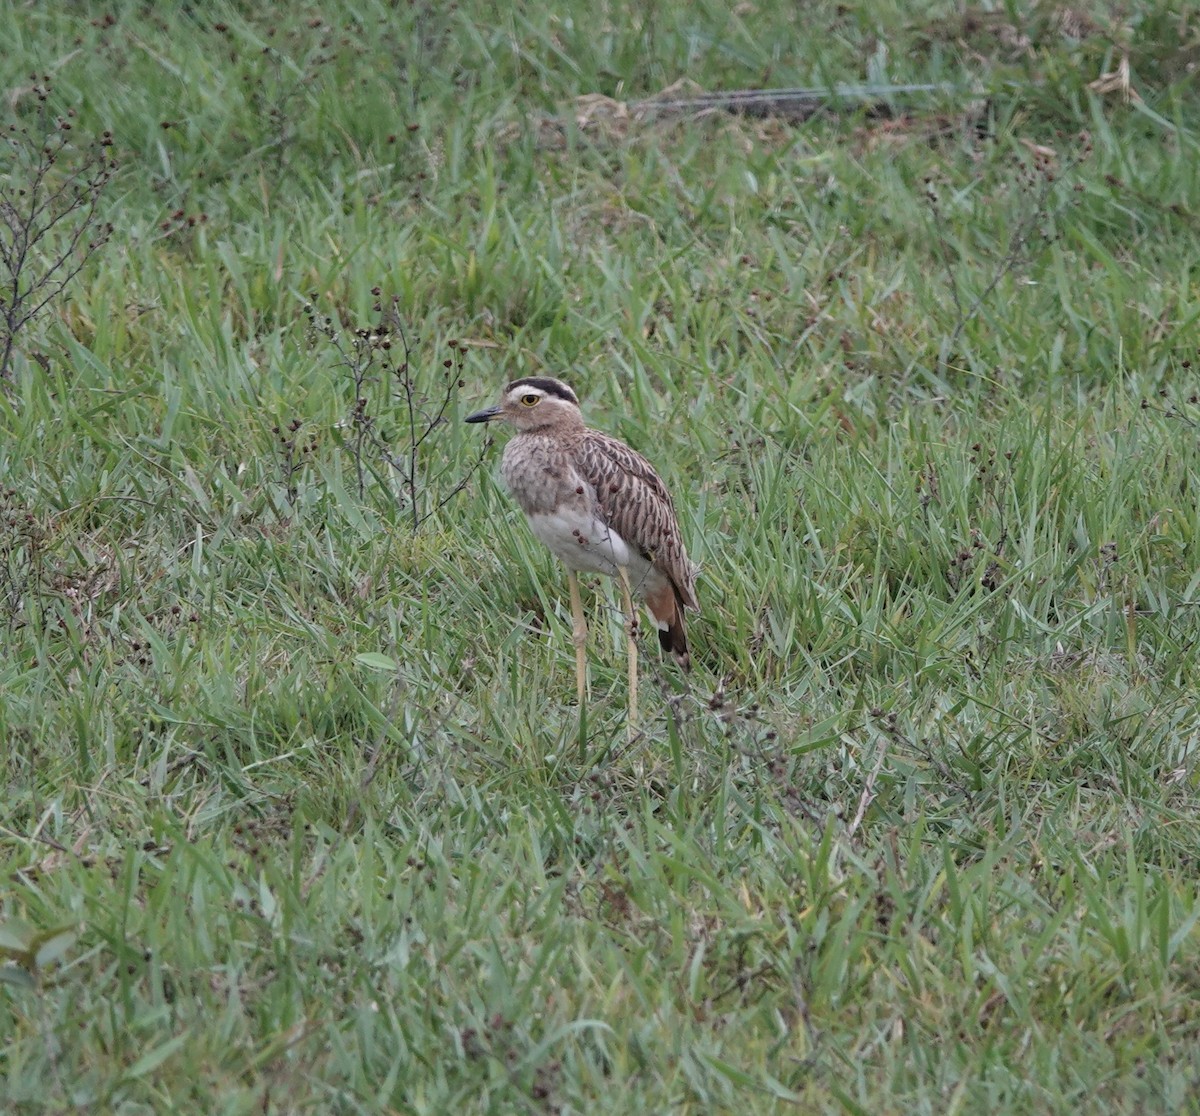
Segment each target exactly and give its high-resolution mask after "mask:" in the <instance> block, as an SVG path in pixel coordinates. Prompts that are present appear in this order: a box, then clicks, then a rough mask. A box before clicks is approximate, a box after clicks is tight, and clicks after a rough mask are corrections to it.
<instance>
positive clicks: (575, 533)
mask: <svg viewBox="0 0 1200 1116" xmlns="http://www.w3.org/2000/svg"><path fill="white" fill-rule="evenodd" d="M529 526H530V528H532V530H533V533H534V534H535V535H537V537H538V538H539V539H541V540H542V542H544V543H545V544H546V545H547V546H548V547H549V548H550V549H551V550H552V551H553V552H554V553H555V554H556V555H558V557H559V558H561V559H562V561H563V563H564V564H565V565H567V566H569V567H570V568H571V569H574V570H589V571H591V572H594V573H602V574H608V576H609V577H615V576H616V573H617V567H618V566H625V567H626V568H629V567H631V566H634V567H636V566H637V565H640V564H641V563H642V562H643V561H644V560H643V559H642V558H641V556H640V555H637V554H634V553H633V552H632V550H631V548H630V547H629V546H628V544H627V543H626V542H625V540H624V539H623V538H621V536H620V535H618V534H617V533H616V531H614V530H613V529H612V528H611V527H608V526H606V525H605V524H604V523H603V522H602V521H601V520H599V519H597V518H596V517H595V516H594V515H592V514H590V513H589V512H588V511H586V510H584V509H583V508H581V507H579V506H578V505H573V506H572V505H566V506H564V507H562V508H560V509H559V510H558V511H554V512H548V513H545V514H542V515H531V516H530V517H529Z"/></svg>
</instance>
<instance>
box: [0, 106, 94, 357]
mask: <svg viewBox="0 0 1200 1116" xmlns="http://www.w3.org/2000/svg"><path fill="white" fill-rule="evenodd" d="M34 92H35V94H36V96H37V101H38V111H37V118H36V121H35V122H34V124H33V125H25V124H17V123H11V124H10V125H9V126H8V129H7V132H5V133H4V136H3V142H4V145H5V146H6V147H7V150H8V153H9V155H10V160H9V161H8V169H7V171H6V172H5V173H3V174H0V380H7V379H10V378H11V375H12V358H13V354H14V352H15V351H16V346H17V337H18V335H19V334H20V332H21V331H22V330H23V329H24V328H25V327H26V326H27V325H29V323H30V322H32V321H33V320H34V319H35V318H36V317H37V316H38V315H39V314H40V313H41V312H42V311H43V310H45V309H46V307H47V306H49V305H50V304H51V303H52V302H54V301H55V300H56V299H58V298H59V297H60V296H61V295H62V294H63V292H64V291H66V289H67V288H68V287H69V286H70V285H71V283H72V281H73V280H74V279H75V277H76V276H77V275H78V274H79V273H80V271H82V270H83V268H84V266H85V265H86V264H87V262H88V260H89V259H90V258H91V257H92V255H94V254H95V253H96V252H97V251H99V250H100V248H102V247H103V246H104V244H106V243H107V241H108V239H109V237H110V236H111V235H112V232H113V227H112V225H110V224H107V223H105V222H102V221H101V220H100V215H99V212H98V206H99V201H100V196H101V194H102V193H103V192H104V189H105V187H107V186H108V184H109V182H110V181H111V180H112V177H113V174H114V173H115V171H116V161H115V160H114V159H113V156H112V143H113V139H112V133H111V132H104V133H103V134H102V135H101V136H100V138H99V139H96V140H92V141H90V142H87V143H85V144H83V145H79V144H76V143H75V140H74V134H73V133H74V128H75V125H74V117H75V113H74V110H70V111H68V113H67V114H66V116H65V117H52V116H51V114H50V112H49V109H48V107H47V106H48V101H49V95H50V87H49V84H48V83H46V84H42V85H39V86H36V87H35V89H34Z"/></svg>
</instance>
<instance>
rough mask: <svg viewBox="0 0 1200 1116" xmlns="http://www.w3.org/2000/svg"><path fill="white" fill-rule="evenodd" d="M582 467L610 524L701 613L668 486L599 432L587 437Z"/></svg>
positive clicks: (631, 452)
mask: <svg viewBox="0 0 1200 1116" xmlns="http://www.w3.org/2000/svg"><path fill="white" fill-rule="evenodd" d="M580 465H581V467H582V468H583V470H584V475H585V476H586V478H587V480H588V481H589V482H590V483H591V485H592V487H593V488H594V489H595V490H596V498H597V500H598V501H599V504H600V510H601V512H602V513H603V515H604V518H605V520H606V521H607V523H608V525H609V526H610V527H612V528H613V530H614V531H616V532H617V534H618V535H620V536H621V538H623V539H624V540H625V541H626V542H627V543H629V545H630V546H633V547H635V548H636V549H637V550H638V551H639V553H641V554H642V556H643V557H645V558H646V559H648V560H649V561H650V562H651V564H652V565H654V566H655V567H656V568H657V569H659V570H661V571H662V572H663V573H664V574H666V575H667V577H669V578H670V579H671V583H672V584H673V585H674V586H675V591H676V593H678V594H679V600H680V601H681V602H682V603H683V604H684V605H685V606H686V607H687V608H697V607H698V606H697V604H696V595H695V592H694V589H693V582H694V580H695V573H694V571H693V569H692V564H691V562H690V561H688V556H687V551H686V550H685V549H684V546H683V536H682V535H681V534H680V531H679V520H678V519H676V517H675V507H674V505H673V504H672V503H671V495H670V493H669V492H667V487H666V485H664V484H663V482H662V479H661V478H660V477H659V475H658V474H657V473H656V472H655V471H654V466H653V465H651V464H650V462H649V461H647V460H646V459H645V458H644V457H643V456H642V455H641V454H640V453H637V452H636V451H635V450H632V449H630V448H629V447H628V446H627V445H625V443H624V442H618V441H617V439H616V438H610V437H609V436H608V435H607V434H602V433H601V432H600V431H598V430H588V431H587V434H586V435H585V437H584V441H583V446H582V453H581V455H580Z"/></svg>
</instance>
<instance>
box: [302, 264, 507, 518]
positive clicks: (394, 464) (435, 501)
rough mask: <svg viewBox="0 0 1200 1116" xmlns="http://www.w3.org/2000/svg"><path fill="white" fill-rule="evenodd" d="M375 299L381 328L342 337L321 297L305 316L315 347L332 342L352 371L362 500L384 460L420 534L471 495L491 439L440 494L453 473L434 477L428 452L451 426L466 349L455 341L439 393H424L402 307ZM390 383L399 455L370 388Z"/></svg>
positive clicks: (353, 442) (354, 450) (352, 420)
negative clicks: (374, 460) (375, 463)
mask: <svg viewBox="0 0 1200 1116" xmlns="http://www.w3.org/2000/svg"><path fill="white" fill-rule="evenodd" d="M372 293H373V294H374V295H375V297H376V298H377V299H379V300H380V301H378V302H376V304H375V307H374V309H375V311H376V312H377V313H379V314H380V315H381V318H382V320H381V321H380V322H379V324H378V325H375V326H371V327H358V328H349V327H347V328H346V329H344V330H343V329H342V328H340V327H339V326H337V325H336V324H335V323H334V321H333V318H332V317H331V316H329V315H324V316H322V315H319V314H318V313H317V311H316V308H315V306H314V301H315V298H316V296H315V295H314V296H313V299H312V300H310V301H309V302H307V303H306V304H305V306H304V313H305V315H306V316H307V318H308V323H309V336H310V342H311V343H315V340H316V339H317V338H321V337H323V338H325V340H326V341H327V342H328V343H329V344H331V345H332V346H333V347H334V349H335V350H336V351H337V354H338V360H337V365H338V366H339V367H342V368H345V369H346V370H347V371H348V372H349V373H350V376H351V378H352V379H353V382H354V406H353V409H352V411H351V414H350V417H349V419H348V420H347V421H346V422H345V423H344V424H343V425H344V426H346V427H349V428H350V430H351V431H352V433H351V435H350V438H349V439H348V441H349V444H350V453H351V455H352V456H353V458H354V466H355V471H356V474H357V479H358V494H359V497H360V498H363V497H365V495H366V487H367V466H368V462H369V460H370V457H371V455H372V454H377V455H378V458H379V459H380V460H382V461H383V462H384V463H385V464H386V465H387V466H388V467H389V468H391V469H392V470H394V472H395V473H396V474H397V475H398V477H399V484H400V489H401V492H402V493H403V498H404V500H405V501H406V503H407V511H408V516H409V519H410V522H411V527H412V530H413V532H414V533H415V532H417V531H419V530H420V529H421V525H422V524H423V523H424V522H425V521H426V520H427V519H429V518H430V516H432V515H435V514H437V512H439V511H441V509H442V508H444V507H445V506H446V505H447V504H448V503H449V502H450V501H451V500H452V499H453V498H454V497H455V496H456V495H458V493H460V492H461V491H462V490H463V489H464V488H466V486H467V484H468V483H469V481H470V479H471V477H472V476H473V475H474V474H475V472H476V470H477V469H479V468H480V467H481V465H482V463H483V461H484V458H485V455H486V451H487V448H488V445H490V440H485V443H484V445H483V446H481V448H480V453H479V456H478V457H477V458H476V459H475V460H474V461H473V462H472V463H471V465H470V466H469V467H468V469H467V471H466V473H465V474H463V475H462V476H461V477H460V478H459V479H458V480H457V481H456V482H455V484H454V485H452V486H451V488H450V489H449V490H448V491H446V492H440V493H439V492H438V484H439V482H440V481H441V480H442V479H443V478H444V476H445V474H446V472H447V471H448V469H443V470H442V471H441V472H435V473H433V474H430V473H429V471H428V468H427V467H425V466H424V464H423V456H424V455H423V451H424V449H425V447H426V444H427V443H428V442H429V440H430V439H431V438H432V437H433V435H434V433H435V431H437V430H440V429H441V428H442V427H443V426H444V425H445V424H446V422H447V413H448V412H449V410H450V407H451V405H452V404H453V402H454V398H455V396H456V394H457V392H458V389H459V388H460V387H461V386H462V379H461V374H462V370H463V347H462V346H461V345H459V343H458V342H457V341H450V342H449V348H450V350H451V355H450V356H449V357H448V358H446V359H444V360H443V361H442V366H441V370H440V374H439V376H438V381H439V384H438V388H437V390H436V392H434V393H433V394H432V395H431V394H430V393H428V392H427V391H426V390H424V389H423V388H422V386H421V380H420V379H419V378H418V369H417V367H416V355H415V345H414V343H413V341H412V340H411V338H410V334H409V332H408V330H407V329H406V328H405V325H404V322H403V321H402V320H401V318H400V314H399V310H398V309H397V301H398V300H397V299H395V298H393V299H392V300H391V302H390V303H389V304H388V305H387V307H386V308H385V306H384V304H383V300H382V292H381V291H380V289H379V288H378V287H376V288H374V289H373V291H372ZM397 350H398V353H397ZM385 380H386V381H387V382H388V383H389V384H390V387H391V395H392V400H393V402H395V403H398V404H399V409H400V413H401V416H402V417H401V420H400V421H401V427H402V431H403V433H402V434H401V438H402V439H403V446H402V448H400V449H395V448H393V444H392V440H391V439H390V438H389V436H388V434H387V433H386V432H385V431H384V430H383V429H381V427H380V425H379V423H378V422H377V421H376V418H375V415H374V413H373V412H372V409H371V403H370V391H371V388H372V386H374V387H375V388H376V389H377V388H378V387H380V386H381V385H382V384H383V382H384V381H385ZM435 493H436V495H435Z"/></svg>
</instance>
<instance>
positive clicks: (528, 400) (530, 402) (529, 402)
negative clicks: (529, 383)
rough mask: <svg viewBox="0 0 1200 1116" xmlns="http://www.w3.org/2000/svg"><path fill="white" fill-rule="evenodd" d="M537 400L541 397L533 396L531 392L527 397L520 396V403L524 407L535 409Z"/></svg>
mask: <svg viewBox="0 0 1200 1116" xmlns="http://www.w3.org/2000/svg"><path fill="white" fill-rule="evenodd" d="M539 399H541V396H540V395H534V394H533V393H532V392H530V393H529V394H528V395H522V396H521V402H522V403H523V404H524V405H525V406H526V407H536V406H537V403H538V400H539Z"/></svg>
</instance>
